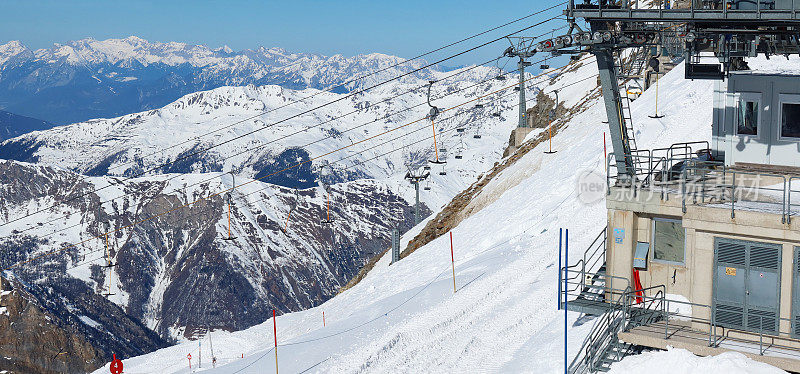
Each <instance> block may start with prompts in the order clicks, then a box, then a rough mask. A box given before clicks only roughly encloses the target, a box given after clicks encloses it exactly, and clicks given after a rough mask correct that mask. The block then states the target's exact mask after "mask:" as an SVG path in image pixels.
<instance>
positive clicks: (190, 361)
mask: <svg viewBox="0 0 800 374" xmlns="http://www.w3.org/2000/svg"><path fill="white" fill-rule="evenodd" d="M186 359H187V360H189V371H192V354H191V353H189V354H187V355H186Z"/></svg>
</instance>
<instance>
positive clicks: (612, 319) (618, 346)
mask: <svg viewBox="0 0 800 374" xmlns="http://www.w3.org/2000/svg"><path fill="white" fill-rule="evenodd" d="M648 292H650V293H652V292H655V293H654V295H653V296H650V297H648V298H647V299H644V298H643V297H642V295H646V294H647V293H648ZM665 295H666V292H665V288H664V286H663V285H659V286H653V287H648V288H643V289H639V290H631V288H630V287H626V288H625V290H624V291H623V292H621V293H619V294H618V296H617V298H616V299H614V300H613V301H612V302H610V303H609V304H610V308H609V311H608V312H607V313H605V314H603V315H602V316H601V317H600V318H599V319H598V320H597V321H596V322H595V324H594V326H592V330H591V331H590V332H589V334H588V335H587V336H586V338H584V340H583V342H582V344H581V348H580V349H579V350H578V354H577V355H576V356H575V358H573V360H572V362H571V363H570V365H569V367H568V372H569V373H572V374H576V373H587V372H596V371H598V370H599V369H600V368H601V367H605V366H606V365H608V364H610V363H611V362H618V361H621V360H622V359H623V358H624V357H625V356H627V355H628V354H630V353H632V352H633V351H634V347H633V346H632V345H631V344H627V343H624V342H621V341H620V340H619V338H618V334H619V333H620V332H622V331H627V330H630V329H631V328H633V327H636V326H641V325H645V324H650V323H653V322H657V321H660V320H661V319H663V318H665V317H666V310H665V302H664V301H665ZM637 300H640V301H637Z"/></svg>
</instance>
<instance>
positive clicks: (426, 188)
mask: <svg viewBox="0 0 800 374" xmlns="http://www.w3.org/2000/svg"><path fill="white" fill-rule="evenodd" d="M422 189H423V190H425V191H430V190H431V181H430V180H428V181H427V182H425V187H422Z"/></svg>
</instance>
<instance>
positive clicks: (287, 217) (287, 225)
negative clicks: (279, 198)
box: [283, 210, 292, 234]
mask: <svg viewBox="0 0 800 374" xmlns="http://www.w3.org/2000/svg"><path fill="white" fill-rule="evenodd" d="M289 218H292V211H291V210H290V211H289V215H288V216H286V227H285V228H284V229H283V233H284V234H285V233H286V232H287V231H289Z"/></svg>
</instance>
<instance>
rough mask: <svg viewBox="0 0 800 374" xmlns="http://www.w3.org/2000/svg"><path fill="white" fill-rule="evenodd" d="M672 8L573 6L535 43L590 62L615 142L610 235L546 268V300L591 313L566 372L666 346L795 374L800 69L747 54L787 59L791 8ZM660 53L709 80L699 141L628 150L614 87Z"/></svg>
mask: <svg viewBox="0 0 800 374" xmlns="http://www.w3.org/2000/svg"><path fill="white" fill-rule="evenodd" d="M669 3H670V2H656V5H655V6H653V7H648V8H639V7H638V6H637V4H638V3H636V2H626V1H622V2H606V1H599V2H598V1H582V2H580V3H576V2H574V1H571V2H570V3H569V5H568V9H567V10H566V11H565V14H566V16H567V19H568V20H570V21H571V26H572V27H571V29H570V33H569V35H568V36H566V37H559V38H556V39H554V40H551V41H549V42H550V43H549V44H547V42H548V41H544V42H542V43H540V45H539V47H538V48H537V51H539V52H551V53H556V54H568V53H583V52H590V53H592V54H594V55H595V56H596V58H597V63H598V68H599V78H600V82H601V85H602V88H603V97H604V102H605V106H606V113H607V116H608V122H609V132H610V134H611V138H612V144H613V148H614V153H613V154H611V155H609V159H608V169H607V178H608V179H607V182H608V190H607V199H606V206H607V209H608V226H607V227H606V229H605V230H603V231H602V232H601V233H599V235H598V236H597V238H596V239H595V241H594V242H593V243H592V244H591V245H590V246H589V248H586V249H583V250H584V253H583V256H582V259H581V260H580V261H578V262H573V263H569V264H568V265H567V266H565V267H563V268H562V269H561V273H560V274H559V279H560V281H559V294H560V297H559V306H560V307H565V308H566V309H567V310H570V311H576V312H580V313H585V314H589V315H596V316H597V317H596V318H595V319H594V321H593V323H594V327H593V328H592V331H591V333H590V334H589V336H588V337H587V338H586V340H585V341H584V342H583V346H582V348H581V349H580V351H579V353H578V354H577V356H576V357H575V358H574V360H573V361H572V363H571V365H570V366H569V370H570V372H573V373H586V372H597V371H606V370H608V368H609V366H610V364H611V363H613V362H616V361H619V360H621V359H622V358H623V357H624V356H625V355H628V354H632V353H636V352H638V351H641V350H642V349H665V348H666V347H667V346H673V347H677V348H685V349H688V350H689V351H692V352H693V353H695V354H698V355H714V354H719V353H722V352H725V351H737V352H741V353H743V354H745V355H747V356H749V357H750V358H753V359H755V360H759V361H763V362H766V363H769V364H771V365H774V366H777V367H779V368H782V369H784V370H788V371H793V372H800V74H788V73H777V72H775V73H771V72H759V71H752V70H750V69H749V67H748V66H747V64H746V59H745V58H746V57H754V56H757V55H759V54H768V55H770V54H772V55H775V54H778V55H788V54H798V53H800V16H798V15H797V14H796V10H798V9H800V1H797V4H796V5H795V4H794V2H793V1H781V0H778V1H766V0H763V1H762V0H759V1H733V0H726V1H692V2H673V4H672V5H673V6H667V5H668V4H669ZM609 4H617V5H609ZM578 19H580V20H583V21H585V24H588V25H589V30H583V29H582V28H581V25H585V24H584V23H580V22H577V21H576V20H578ZM584 27H585V26H584ZM631 51H632V52H631ZM639 51H641V53H640V52H639ZM657 51H661V53H660V55H659V54H658V53H657ZM665 51H672V52H669V53H673V54H674V55H675V56H674V57H676V60H677V59H678V58H680V59H682V60H683V62H684V66H685V73H684V74H685V76H686V78H687V79H713V80H716V83H715V86H714V96H713V97H714V108H713V123H712V124H710V125H712V129H713V130H712V139H711V140H710V141H707V142H706V141H704V142H692V143H678V144H665V145H663V148H659V149H650V150H642V149H637V148H636V142H635V139H634V138H633V134H634V131H632V128H633V125H632V122H633V118H630V116H629V113H630V112H629V110H628V108H627V101H628V100H627V97H626V95H625V93H624V91H625V90H624V89H623V90H620V86H622V87H624V86H625V84H626V79H628V78H629V77H630V76H633V75H637V74H639V75H640V76H641V72H637V71H634V70H636V67H641V66H642V65H643V64H642V62H641V61H639V62H637V61H636V60H637V59H645V60H648V59H653V58H660V59H663V58H664V57H665V54H667V52H665ZM622 53H627V56H633V57H631V58H629V59H627V60H628V62H623V63H622V64H621V65H622V66H620V65H619V64H618V63H617V62H618V61H625V59H622V58H620V56H621V54H622ZM701 53H703V54H704V57H705V56H708V55H712V56H714V57H716V59H715V60H713V61H712V62H714V63H708V59H705V58H704V59H701V58H700V54H701ZM775 58H780V56H776V57H775ZM717 61H718V62H717ZM644 65H647V64H644ZM798 70H799V71H800V69H798Z"/></svg>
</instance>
